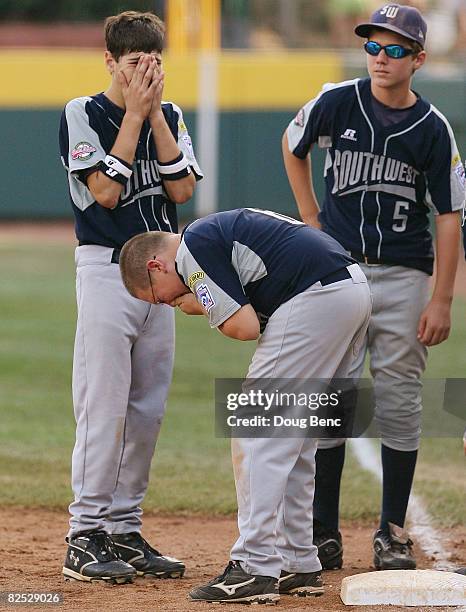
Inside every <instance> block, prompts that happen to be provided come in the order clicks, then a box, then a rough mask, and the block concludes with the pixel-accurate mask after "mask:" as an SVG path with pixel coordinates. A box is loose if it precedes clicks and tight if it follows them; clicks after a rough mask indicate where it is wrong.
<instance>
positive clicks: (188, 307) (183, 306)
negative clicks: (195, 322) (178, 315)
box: [170, 293, 206, 315]
mask: <svg viewBox="0 0 466 612" xmlns="http://www.w3.org/2000/svg"><path fill="white" fill-rule="evenodd" d="M170 306H178V308H179V309H180V310H181V311H182V312H184V313H185V314H188V315H202V314H206V312H205V310H204V309H203V308H202V306H201V305H200V304H199V302H198V301H197V300H196V298H195V296H194V294H193V293H185V294H184V295H180V296H178V297H177V298H175V299H174V300H173V302H171V303H170Z"/></svg>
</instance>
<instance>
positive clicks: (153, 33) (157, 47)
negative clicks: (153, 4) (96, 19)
mask: <svg viewBox="0 0 466 612" xmlns="http://www.w3.org/2000/svg"><path fill="white" fill-rule="evenodd" d="M104 28H105V44H106V46H107V50H108V51H110V53H111V54H112V56H113V58H114V59H115V60H116V61H118V60H119V59H120V57H121V56H122V55H125V54H126V53H133V52H134V51H143V52H144V53H152V52H153V51H158V52H159V53H161V52H162V49H163V38H164V35H165V26H164V23H163V21H162V20H161V19H159V17H157V15H154V13H140V12H138V11H125V12H124V13H120V14H119V15H113V16H112V17H107V19H106V20H105V26H104Z"/></svg>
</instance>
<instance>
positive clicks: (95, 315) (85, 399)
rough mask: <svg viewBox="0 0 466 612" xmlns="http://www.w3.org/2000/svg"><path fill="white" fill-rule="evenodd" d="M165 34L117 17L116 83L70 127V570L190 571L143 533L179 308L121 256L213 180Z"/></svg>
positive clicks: (111, 574) (69, 113) (65, 143)
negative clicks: (141, 290)
mask: <svg viewBox="0 0 466 612" xmlns="http://www.w3.org/2000/svg"><path fill="white" fill-rule="evenodd" d="M163 37H164V27H163V23H162V22H161V21H160V19H159V18H158V17H156V16H155V15H153V14H152V13H137V12H133V11H127V12H125V13H121V14H120V15H117V16H114V17H109V18H108V19H107V21H106V24H105V40H106V46H107V50H106V52H105V63H106V66H107V69H108V71H109V73H110V75H111V77H112V80H111V83H110V86H109V87H108V89H107V90H106V91H105V92H104V93H99V94H96V95H94V96H84V97H81V98H76V99H74V100H71V101H70V102H69V103H68V104H67V105H66V107H65V110H64V112H63V115H62V119H61V125H60V152H61V157H62V162H63V165H64V167H65V169H66V171H67V176H68V183H69V191H70V197H71V203H72V208H73V212H74V214H75V218H76V236H77V239H78V241H79V246H78V247H77V249H76V265H77V278H76V289H77V303H78V321H77V330H76V340H75V349H74V361H73V402H74V412H75V418H76V423H77V428H76V444H75V447H74V451H73V460H72V487H73V492H74V501H73V503H72V504H71V505H70V513H71V520H70V530H69V533H68V538H67V541H68V544H69V547H68V552H67V555H66V559H65V564H64V567H63V573H64V575H65V577H67V578H74V579H77V580H82V581H91V580H104V581H111V582H131V580H132V578H133V577H134V576H136V575H155V576H158V577H176V576H182V575H183V572H184V564H183V563H182V562H181V561H178V560H177V559H173V558H171V557H165V556H163V555H161V554H160V553H159V552H158V551H157V550H155V549H154V548H152V547H151V546H150V545H149V544H148V543H147V542H146V541H145V540H144V539H143V538H142V536H141V533H140V532H141V516H142V510H141V507H140V504H141V502H142V500H143V498H144V495H145V492H146V489H147V485H148V479H149V469H150V463H151V459H152V455H153V452H154V447H155V443H156V440H157V437H158V433H159V430H160V426H161V422H162V418H163V415H164V412H165V404H166V397H167V393H168V388H169V384H170V381H171V376H172V366H173V349H174V321H173V311H172V309H171V308H170V307H169V306H165V305H163V304H160V305H150V304H147V303H144V302H141V301H140V300H137V299H134V298H132V297H131V296H130V295H129V294H128V293H127V292H126V290H125V288H124V286H123V283H122V281H121V276H120V270H119V266H118V261H119V256H120V249H121V247H122V246H123V244H124V243H125V242H127V241H128V240H129V239H130V238H131V237H132V236H134V235H136V234H140V233H141V232H148V231H152V230H158V231H159V230H162V231H164V232H176V231H177V229H178V228H177V214H176V205H177V204H182V203H183V202H186V201H187V200H188V199H189V198H190V197H191V196H192V194H193V191H194V187H195V183H196V180H198V179H200V178H202V173H201V171H200V169H199V166H198V164H197V162H196V159H195V157H194V153H193V149H192V145H191V140H190V137H189V133H188V131H187V129H186V126H185V124H184V121H183V116H182V112H181V109H180V108H179V107H178V106H176V105H175V104H173V103H171V102H163V101H162V93H163V87H164V73H163V70H162V47H163Z"/></svg>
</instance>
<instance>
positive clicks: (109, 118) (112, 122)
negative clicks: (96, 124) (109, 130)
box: [107, 117, 120, 130]
mask: <svg viewBox="0 0 466 612" xmlns="http://www.w3.org/2000/svg"><path fill="white" fill-rule="evenodd" d="M107 119H108V120H109V121H110V123H111V124H112V125H114V126H115V127H116V129H117V130H119V129H120V126H119V125H118V124H116V123H115V122H114V121H113V119H112V118H111V117H107Z"/></svg>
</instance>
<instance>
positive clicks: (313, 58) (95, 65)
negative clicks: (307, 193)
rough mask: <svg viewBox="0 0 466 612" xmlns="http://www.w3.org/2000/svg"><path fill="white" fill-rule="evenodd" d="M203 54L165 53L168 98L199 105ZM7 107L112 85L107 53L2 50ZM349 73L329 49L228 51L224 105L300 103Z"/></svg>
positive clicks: (222, 68) (223, 59) (59, 101)
mask: <svg viewBox="0 0 466 612" xmlns="http://www.w3.org/2000/svg"><path fill="white" fill-rule="evenodd" d="M199 61H201V60H200V56H198V55H197V54H189V55H176V56H173V55H172V56H170V54H169V53H168V52H167V54H166V55H165V56H164V68H165V71H166V79H165V91H164V98H165V99H167V100H171V99H172V100H174V101H175V102H176V103H177V104H179V105H180V106H182V107H183V108H184V109H186V110H193V109H195V108H196V107H197V100H198V91H197V90H198V68H199ZM0 71H1V72H0V73H1V74H2V77H3V83H4V86H3V87H2V88H0V107H3V108H11V107H13V108H18V107H23V108H60V107H62V106H63V105H64V104H65V103H66V102H67V101H68V100H70V99H71V98H75V97H78V96H84V95H92V94H94V93H97V92H99V91H102V90H104V89H106V87H107V86H108V83H109V78H110V77H109V75H108V73H107V71H106V68H105V65H104V60H103V52H100V51H91V50H82V51H81V50H80V51H76V50H69V49H62V50H55V49H54V50H34V49H32V50H31V49H8V50H2V51H0ZM342 78H343V67H342V62H341V59H340V57H339V56H338V54H336V53H330V52H329V53H326V52H313V51H310V52H308V53H301V52H299V53H295V52H289V53H287V52H281V53H276V52H273V53H272V52H271V53H268V52H223V53H221V54H220V56H219V79H218V81H219V92H218V93H219V95H218V99H219V106H220V109H223V110H241V109H245V110H253V109H258V110H259V109H260V110H263V109H280V108H286V109H289V108H292V109H293V108H298V107H299V106H301V105H302V104H303V103H304V102H305V101H307V100H308V99H309V98H311V97H312V96H314V95H315V94H316V93H317V92H318V91H319V89H320V87H321V86H322V83H324V82H328V81H339V80H341V79H342Z"/></svg>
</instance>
